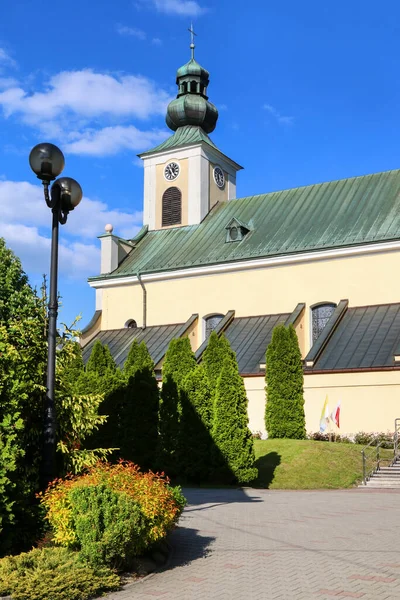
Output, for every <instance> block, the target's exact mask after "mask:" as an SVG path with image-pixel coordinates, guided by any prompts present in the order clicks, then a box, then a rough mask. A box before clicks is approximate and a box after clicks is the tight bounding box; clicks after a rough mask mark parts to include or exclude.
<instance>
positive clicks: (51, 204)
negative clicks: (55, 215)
mask: <svg viewBox="0 0 400 600" xmlns="http://www.w3.org/2000/svg"><path fill="white" fill-rule="evenodd" d="M42 184H43V192H44V199H45V200H46V204H47V206H48V207H49V208H54V207H55V205H56V204H57V201H58V198H57V197H55V196H54V194H52V195H51V197H50V192H49V185H50V181H46V180H43V181H42Z"/></svg>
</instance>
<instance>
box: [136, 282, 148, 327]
mask: <svg viewBox="0 0 400 600" xmlns="http://www.w3.org/2000/svg"><path fill="white" fill-rule="evenodd" d="M136 277H137V279H138V282H139V283H140V285H141V286H142V290H143V325H142V329H146V320H147V290H146V288H145V286H144V283H143V281H142V279H141V277H140V273H139V271H138V272H137V273H136Z"/></svg>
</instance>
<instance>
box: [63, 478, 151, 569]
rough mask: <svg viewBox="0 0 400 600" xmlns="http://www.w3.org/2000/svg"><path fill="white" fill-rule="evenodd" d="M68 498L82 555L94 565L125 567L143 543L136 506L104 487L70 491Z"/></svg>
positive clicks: (142, 525) (145, 525) (143, 532)
mask: <svg viewBox="0 0 400 600" xmlns="http://www.w3.org/2000/svg"><path fill="white" fill-rule="evenodd" d="M68 499H69V502H70V505H71V512H72V518H73V521H74V526H75V532H76V538H77V542H78V547H80V551H81V554H82V556H83V557H84V558H85V559H86V560H87V561H88V562H90V563H91V564H92V565H94V566H99V565H107V566H109V567H112V568H115V569H120V570H121V569H123V568H129V566H130V565H131V564H132V559H133V557H134V556H137V555H138V554H140V553H141V552H142V551H143V550H144V549H145V546H146V541H147V540H146V533H147V530H148V527H149V524H148V523H147V522H146V518H145V517H144V515H143V513H142V511H141V509H140V506H139V504H138V503H137V502H135V501H134V500H133V499H132V498H130V497H129V496H128V495H127V494H124V493H123V492H122V493H121V492H115V491H113V490H111V489H110V488H108V487H107V486H106V485H104V484H100V485H90V486H87V487H77V488H75V489H72V490H71V492H70V494H69V498H68Z"/></svg>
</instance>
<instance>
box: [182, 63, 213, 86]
mask: <svg viewBox="0 0 400 600" xmlns="http://www.w3.org/2000/svg"><path fill="white" fill-rule="evenodd" d="M191 75H195V76H196V77H201V78H202V79H206V80H207V83H208V80H209V78H210V73H209V72H208V71H206V69H204V68H203V67H202V66H201V65H199V63H198V62H197V60H195V59H194V58H191V59H190V60H189V62H187V63H186V65H183V67H180V68H179V69H178V70H177V72H176V83H177V85H179V79H180V78H181V77H190V76H191Z"/></svg>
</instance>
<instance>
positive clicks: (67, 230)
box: [0, 179, 143, 280]
mask: <svg viewBox="0 0 400 600" xmlns="http://www.w3.org/2000/svg"><path fill="white" fill-rule="evenodd" d="M0 214H1V221H0V236H1V237H4V238H5V240H6V243H7V245H8V246H9V247H10V248H11V249H12V250H13V251H14V252H15V254H16V255H17V256H18V257H19V258H20V259H21V261H22V265H23V268H24V270H25V271H27V272H29V274H30V276H39V277H40V276H41V275H42V273H48V271H49V261H50V246H51V239H50V224H51V211H50V210H49V209H48V208H47V206H46V203H45V201H44V198H43V190H42V188H41V186H39V185H33V184H31V183H28V182H26V181H2V180H1V179H0ZM142 221H143V216H142V213H141V212H140V211H135V212H132V213H129V212H124V211H120V210H110V209H109V208H108V206H107V204H106V203H104V202H101V201H100V200H90V199H89V198H86V197H84V198H83V200H82V202H81V203H80V205H79V206H78V207H77V208H76V209H75V211H73V212H71V213H70V215H69V217H68V221H67V223H66V225H63V226H61V227H60V245H59V270H60V276H65V277H67V278H69V279H78V280H82V279H85V278H87V277H88V276H90V275H95V274H97V273H98V272H99V269H100V250H99V244H98V243H96V242H94V241H93V240H94V238H95V237H96V236H98V235H100V234H102V233H104V226H105V225H106V223H112V224H113V226H114V232H115V234H116V235H120V236H121V237H125V238H131V237H133V236H134V235H135V234H136V233H137V232H138V231H139V229H140V228H141V226H142Z"/></svg>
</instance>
